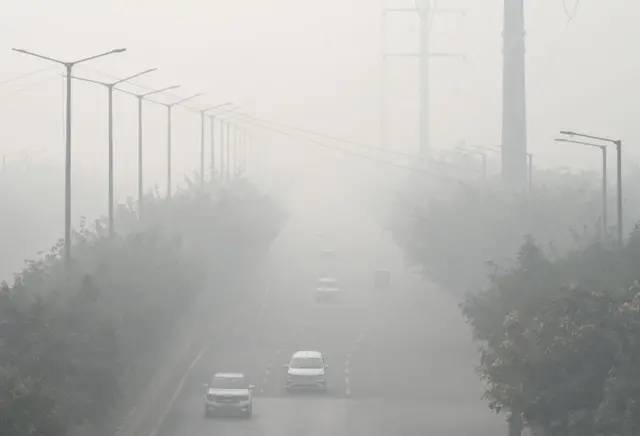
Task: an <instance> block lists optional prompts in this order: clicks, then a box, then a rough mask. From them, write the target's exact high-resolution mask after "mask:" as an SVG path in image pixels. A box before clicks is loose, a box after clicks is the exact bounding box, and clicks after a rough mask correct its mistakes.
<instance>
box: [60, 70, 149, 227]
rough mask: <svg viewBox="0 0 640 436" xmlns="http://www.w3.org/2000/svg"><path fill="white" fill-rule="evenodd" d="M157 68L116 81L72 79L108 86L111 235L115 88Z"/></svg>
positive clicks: (110, 221)
mask: <svg viewBox="0 0 640 436" xmlns="http://www.w3.org/2000/svg"><path fill="white" fill-rule="evenodd" d="M156 70H157V68H152V69H149V70H145V71H142V72H140V73H137V74H133V75H131V76H129V77H126V78H124V79H120V80H117V81H115V82H100V81H98V80H91V79H85V78H82V77H76V76H72V79H76V80H81V81H83V82H89V83H95V84H98V85H102V86H105V87H106V88H107V93H108V98H109V102H108V113H109V127H108V128H109V236H113V235H114V232H115V230H114V223H113V221H114V217H113V209H114V203H115V200H114V187H113V90H114V88H115V86H116V85H119V84H120V83H124V82H128V81H129V80H131V79H134V78H136V77H140V76H142V75H143V74H148V73H151V72H153V71H156Z"/></svg>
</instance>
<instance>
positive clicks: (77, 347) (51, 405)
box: [0, 180, 283, 436]
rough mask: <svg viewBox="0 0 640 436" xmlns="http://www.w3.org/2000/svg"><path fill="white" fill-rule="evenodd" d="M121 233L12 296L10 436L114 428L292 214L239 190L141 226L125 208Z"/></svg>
mask: <svg viewBox="0 0 640 436" xmlns="http://www.w3.org/2000/svg"><path fill="white" fill-rule="evenodd" d="M116 222H117V223H118V234H117V235H116V236H115V237H108V236H107V234H106V233H107V232H106V231H105V225H104V222H103V221H98V222H96V225H95V226H93V228H90V227H89V226H86V225H83V226H81V227H80V228H79V229H78V230H77V231H76V232H75V233H74V238H73V239H74V243H73V263H72V266H71V268H70V270H69V271H65V269H64V263H63V261H62V259H61V254H62V253H61V249H62V243H60V244H58V245H56V246H55V247H53V248H52V250H51V251H50V252H49V253H48V254H46V255H44V256H43V257H42V258H41V259H38V260H30V261H28V262H27V264H26V266H25V268H24V270H23V271H21V272H20V273H19V274H17V275H16V276H15V281H14V283H12V284H7V283H3V284H2V286H1V287H0V434H3V435H5V434H6V435H12V436H27V435H30V436H33V435H37V436H40V435H42V436H62V435H67V434H69V432H70V431H71V430H72V429H74V428H75V427H77V426H80V425H89V426H92V427H93V428H102V427H103V426H105V425H107V424H108V422H107V421H108V420H110V419H111V418H112V412H113V411H114V410H115V409H117V406H118V402H119V401H120V400H121V398H122V397H123V396H124V395H126V394H132V393H131V392H128V391H130V390H132V389H135V385H136V383H135V381H136V379H140V378H141V375H143V374H144V372H145V371H147V372H148V368H149V367H150V364H151V363H152V362H153V360H154V359H155V358H157V357H158V355H159V353H161V351H162V349H163V345H164V343H166V342H167V340H168V338H171V337H172V334H173V330H175V328H176V326H178V325H179V324H180V323H181V322H182V321H183V319H184V317H185V316H187V315H188V314H189V312H190V309H191V308H192V307H191V306H192V304H193V303H194V301H195V298H196V297H197V296H199V295H201V294H202V293H203V292H210V293H212V294H213V297H214V298H217V297H220V298H222V297H223V296H224V295H223V294H224V292H229V287H226V286H216V283H220V282H221V281H224V282H228V281H229V280H233V279H234V277H235V278H237V277H240V276H241V274H243V273H244V274H250V273H251V272H252V271H253V268H254V267H255V266H257V265H258V263H259V262H260V260H261V258H262V256H264V255H265V253H266V251H267V249H268V247H269V245H270V244H271V242H272V241H273V239H274V238H275V237H276V236H277V234H278V232H279V230H280V226H281V225H282V223H283V214H282V211H281V209H280V208H279V207H278V206H277V205H276V204H275V203H273V202H272V201H271V200H270V199H269V198H268V197H265V196H264V195H263V194H261V193H260V192H258V191H257V190H256V189H255V188H254V187H253V186H252V185H251V184H249V183H248V182H247V181H244V180H238V181H236V182H234V183H232V184H230V185H229V186H227V187H225V188H221V187H218V186H214V187H212V189H211V190H207V192H202V191H201V190H199V189H196V188H195V187H194V188H192V189H188V190H185V191H183V192H181V193H178V194H177V195H174V197H173V198H172V199H170V200H164V199H160V198H157V197H149V198H148V199H147V201H146V205H145V208H144V209H143V213H142V215H141V216H139V215H138V211H136V210H135V209H134V208H133V207H131V206H130V205H129V206H127V205H123V206H121V208H120V210H119V213H118V216H117V221H116Z"/></svg>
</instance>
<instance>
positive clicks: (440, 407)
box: [351, 399, 507, 436]
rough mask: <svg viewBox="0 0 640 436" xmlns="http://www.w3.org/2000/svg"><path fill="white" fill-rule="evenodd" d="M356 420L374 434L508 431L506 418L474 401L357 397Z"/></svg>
mask: <svg viewBox="0 0 640 436" xmlns="http://www.w3.org/2000/svg"><path fill="white" fill-rule="evenodd" d="M353 404H354V407H353V408H352V412H351V416H352V419H357V420H358V421H359V422H360V423H364V427H365V428H369V429H371V433H370V435H371V436H389V435H407V436H414V435H415V436H422V435H432V436H469V435H474V436H495V435H503V434H507V426H506V423H505V421H504V419H502V418H500V417H498V416H496V415H494V414H491V413H489V414H487V413H486V411H483V410H479V409H478V407H477V405H476V404H474V403H473V402H471V403H469V402H456V403H443V402H441V401H436V402H426V401H412V400H401V399H389V400H386V399H372V400H360V399H354V400H353Z"/></svg>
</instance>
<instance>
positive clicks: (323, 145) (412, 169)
mask: <svg viewBox="0 0 640 436" xmlns="http://www.w3.org/2000/svg"><path fill="white" fill-rule="evenodd" d="M244 118H245V119H244V120H242V119H238V121H239V122H241V123H247V124H250V125H252V126H255V127H259V128H262V129H265V130H269V131H272V132H275V133H279V134H281V135H284V136H287V137H291V138H296V139H301V140H303V141H306V142H308V143H311V144H314V145H317V146H319V147H321V148H326V149H329V150H334V151H338V152H341V153H344V154H347V155H350V156H352V157H356V158H360V159H366V160H369V161H372V162H376V163H380V164H383V165H388V166H392V167H395V168H399V169H402V170H405V171H410V172H413V173H419V174H422V175H425V176H429V177H436V178H440V179H449V180H457V179H455V178H454V177H451V176H446V175H443V174H433V173H431V172H428V171H426V170H425V169H424V168H419V167H415V166H411V165H403V164H398V163H395V162H390V161H388V160H381V159H376V158H375V157H373V156H370V155H367V154H363V153H358V152H354V151H352V150H348V149H345V148H343V147H337V146H332V145H330V144H326V143H324V142H320V141H317V140H314V139H311V138H306V137H301V136H299V135H294V134H292V133H290V132H286V131H283V130H280V129H275V128H273V127H269V126H265V125H264V124H260V122H261V121H262V122H266V120H262V119H260V118H257V117H253V116H250V115H244ZM246 118H249V119H250V120H251V121H247V120H246ZM253 120H255V121H253Z"/></svg>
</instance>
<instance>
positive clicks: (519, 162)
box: [502, 0, 528, 192]
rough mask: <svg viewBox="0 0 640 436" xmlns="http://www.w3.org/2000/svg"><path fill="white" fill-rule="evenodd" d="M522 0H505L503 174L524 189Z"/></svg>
mask: <svg viewBox="0 0 640 436" xmlns="http://www.w3.org/2000/svg"><path fill="white" fill-rule="evenodd" d="M525 75H526V73H525V31H524V7H523V0H504V30H503V64H502V147H503V148H502V154H503V155H502V177H503V180H504V182H505V183H506V185H507V186H509V187H510V188H512V189H513V190H515V191H517V192H522V191H524V190H525V189H526V185H527V178H528V177H527V109H526V79H525Z"/></svg>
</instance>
